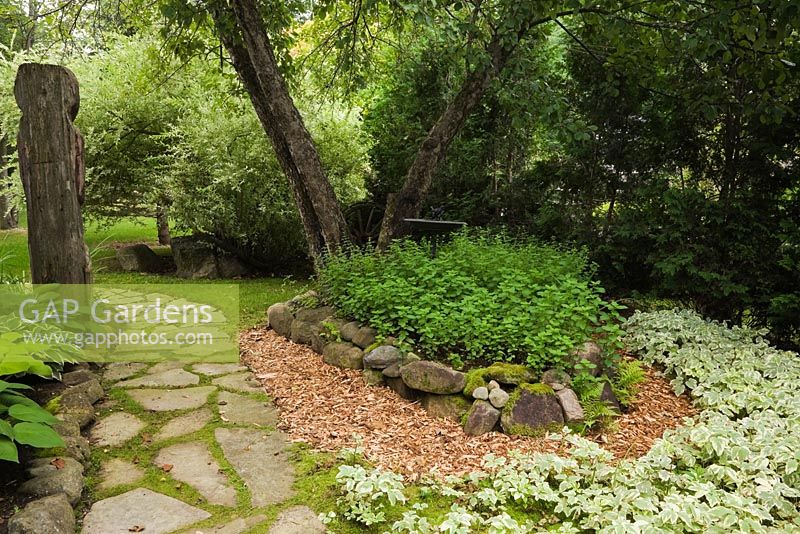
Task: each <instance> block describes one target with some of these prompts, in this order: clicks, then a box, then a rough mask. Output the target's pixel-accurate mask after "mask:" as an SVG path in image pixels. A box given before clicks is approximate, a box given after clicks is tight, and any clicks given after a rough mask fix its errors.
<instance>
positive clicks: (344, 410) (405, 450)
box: [240, 328, 695, 480]
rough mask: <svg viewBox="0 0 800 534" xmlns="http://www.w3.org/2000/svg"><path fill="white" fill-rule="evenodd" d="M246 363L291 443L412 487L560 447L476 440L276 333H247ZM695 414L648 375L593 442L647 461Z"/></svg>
mask: <svg viewBox="0 0 800 534" xmlns="http://www.w3.org/2000/svg"><path fill="white" fill-rule="evenodd" d="M240 348H241V353H242V361H243V362H244V363H245V364H246V365H248V366H249V367H250V368H251V369H252V370H253V371H254V373H255V376H256V377H257V378H258V379H259V380H260V381H261V383H262V384H263V385H264V387H265V388H266V390H267V393H268V394H269V395H271V396H272V397H273V399H274V400H275V403H276V404H277V406H278V408H279V409H280V423H279V428H280V429H281V430H283V431H285V432H286V433H287V434H288V435H289V436H290V438H291V439H292V440H294V441H303V442H306V443H308V444H310V445H311V446H313V447H315V448H316V449H318V450H323V451H338V450H340V449H342V448H343V447H353V446H354V445H355V444H356V441H355V439H354V436H360V437H361V440H362V442H361V446H362V447H363V449H364V452H365V456H366V457H367V459H368V460H369V461H371V462H372V463H374V464H375V465H377V466H379V467H383V468H386V469H391V470H393V471H396V472H399V473H402V474H404V475H406V476H408V477H410V478H411V479H412V480H413V479H416V478H417V477H419V476H421V475H423V474H427V473H430V472H431V471H432V470H436V471H438V473H440V474H441V475H449V474H464V473H467V472H469V471H474V470H477V469H479V468H480V467H481V460H482V458H483V456H484V455H486V454H488V453H494V454H495V455H507V454H509V453H510V452H511V451H512V450H519V451H522V452H528V453H532V452H559V451H560V450H561V449H563V445H562V444H561V443H560V442H557V441H552V440H547V439H545V438H540V439H533V438H524V437H515V436H507V435H505V434H501V433H498V432H490V433H488V434H484V435H482V436H477V437H471V436H467V435H466V434H464V432H463V430H462V429H461V426H460V425H458V424H457V423H455V422H452V421H448V420H444V419H435V418H432V417H430V416H428V414H427V413H426V412H425V410H423V409H422V407H420V406H419V405H418V404H417V403H414V402H410V401H407V400H405V399H402V398H401V397H399V396H398V395H397V394H395V393H394V392H393V391H392V390H390V389H389V388H385V387H371V386H367V385H366V384H365V383H364V380H363V378H362V375H361V371H354V370H349V369H340V368H338V367H334V366H332V365H327V364H325V363H323V362H322V357H321V356H320V355H318V354H316V353H315V352H313V351H312V350H311V349H310V348H309V347H306V346H304V345H298V344H295V343H292V342H291V341H289V340H287V339H285V338H283V337H281V336H279V335H278V334H276V333H275V332H273V331H272V330H268V329H265V328H257V329H253V330H249V331H246V332H244V333H242V335H241V338H240ZM694 413H695V410H694V409H693V408H692V406H691V405H690V403H689V400H688V398H686V397H676V396H675V394H674V393H673V392H672V389H671V387H670V385H669V383H668V382H667V381H666V380H665V379H664V378H663V377H661V376H660V375H659V374H658V373H657V372H656V371H655V370H653V369H649V370H648V372H647V381H646V382H645V383H644V384H642V386H641V389H640V393H639V395H638V397H637V402H636V405H635V407H634V408H633V409H631V410H630V411H629V413H626V414H624V415H622V416H621V417H620V418H618V419H617V420H616V424H615V425H614V426H615V428H613V429H611V430H610V431H606V432H605V433H602V434H597V435H594V436H590V437H591V438H592V439H595V440H596V441H597V442H598V443H600V444H601V445H602V446H603V447H604V448H606V449H607V450H609V451H611V452H612V453H614V455H615V456H616V457H617V458H624V457H637V456H641V455H643V454H645V453H646V452H647V451H648V450H649V449H650V447H651V445H652V443H653V441H654V440H656V439H657V438H659V437H661V435H662V434H663V432H664V431H665V430H667V429H669V428H674V427H676V426H678V425H679V424H680V423H681V420H682V419H683V417H686V416H691V415H693V414H694Z"/></svg>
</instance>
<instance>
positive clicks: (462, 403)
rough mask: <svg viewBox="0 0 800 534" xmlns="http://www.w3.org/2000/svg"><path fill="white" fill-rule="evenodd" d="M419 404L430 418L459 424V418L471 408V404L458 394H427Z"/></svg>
mask: <svg viewBox="0 0 800 534" xmlns="http://www.w3.org/2000/svg"><path fill="white" fill-rule="evenodd" d="M420 404H421V405H422V407H423V408H424V409H425V411H426V412H428V415H430V416H431V417H438V418H441V419H450V420H452V421H456V422H460V421H461V417H463V416H464V414H465V413H467V411H469V409H470V406H472V403H471V402H470V401H469V400H468V399H467V398H466V397H464V395H461V394H460V393H457V394H455V395H436V394H435V393H428V394H426V395H424V396H423V397H422V400H421V401H420Z"/></svg>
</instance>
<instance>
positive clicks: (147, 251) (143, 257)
mask: <svg viewBox="0 0 800 534" xmlns="http://www.w3.org/2000/svg"><path fill="white" fill-rule="evenodd" d="M117 260H118V261H119V265H120V267H122V270H123V271H129V272H134V273H160V272H162V271H164V267H165V265H164V261H163V260H162V259H161V258H160V257H159V256H158V254H156V253H155V252H153V249H151V248H150V247H148V246H147V245H145V244H142V243H140V244H137V245H130V246H127V247H121V248H118V249H117Z"/></svg>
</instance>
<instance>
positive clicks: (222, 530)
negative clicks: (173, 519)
mask: <svg viewBox="0 0 800 534" xmlns="http://www.w3.org/2000/svg"><path fill="white" fill-rule="evenodd" d="M266 520H267V517H266V516H263V515H254V516H251V517H238V518H236V519H234V520H233V521H229V522H228V523H223V524H221V525H216V526H214V527H204V528H202V529H189V530H186V531H184V532H183V533H182V534H197V533H198V532H200V533H202V534H242V532H250V529H251V528H253V527H255V526H256V525H258V524H260V523H263V522H264V521H266Z"/></svg>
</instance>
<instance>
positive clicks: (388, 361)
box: [364, 345, 403, 370]
mask: <svg viewBox="0 0 800 534" xmlns="http://www.w3.org/2000/svg"><path fill="white" fill-rule="evenodd" d="M402 359H403V353H402V352H400V349H398V348H395V347H392V346H389V345H381V346H380V347H377V348H376V349H374V350H371V351H369V353H367V355H366V356H364V367H369V368H371V369H381V370H383V369H386V368H387V367H391V366H392V365H394V364H398V365H399V364H400V361H401V360H402ZM398 369H399V367H398Z"/></svg>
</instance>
